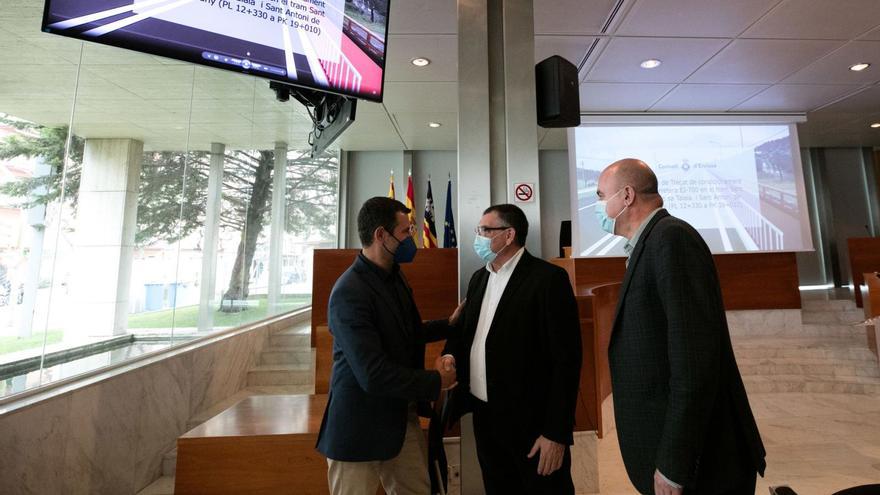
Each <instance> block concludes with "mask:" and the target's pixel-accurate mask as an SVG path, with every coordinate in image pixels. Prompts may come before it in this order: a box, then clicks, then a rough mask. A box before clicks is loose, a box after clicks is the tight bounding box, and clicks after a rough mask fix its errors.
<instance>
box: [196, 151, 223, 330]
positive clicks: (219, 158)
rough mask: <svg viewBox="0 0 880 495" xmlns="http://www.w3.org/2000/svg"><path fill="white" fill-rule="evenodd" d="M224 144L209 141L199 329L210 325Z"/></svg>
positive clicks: (217, 242)
mask: <svg viewBox="0 0 880 495" xmlns="http://www.w3.org/2000/svg"><path fill="white" fill-rule="evenodd" d="M225 157H226V145H225V144H223V143H211V170H210V171H209V172H208V204H207V207H206V209H205V233H204V239H203V245H202V279H201V283H200V285H199V288H200V297H199V323H198V325H199V331H200V332H209V331H211V330H212V329H213V328H214V310H215V308H216V305H215V303H214V296H215V294H214V291H215V290H216V288H217V252H218V249H219V246H220V239H219V236H220V205H221V201H222V199H223V162H224V159H225Z"/></svg>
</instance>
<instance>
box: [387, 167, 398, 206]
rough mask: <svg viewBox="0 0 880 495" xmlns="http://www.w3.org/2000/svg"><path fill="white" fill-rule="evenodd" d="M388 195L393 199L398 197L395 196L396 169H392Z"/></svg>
mask: <svg viewBox="0 0 880 495" xmlns="http://www.w3.org/2000/svg"><path fill="white" fill-rule="evenodd" d="M388 197H389V198H391V199H397V198H395V197H394V171H393V170H392V171H391V185H390V186H388Z"/></svg>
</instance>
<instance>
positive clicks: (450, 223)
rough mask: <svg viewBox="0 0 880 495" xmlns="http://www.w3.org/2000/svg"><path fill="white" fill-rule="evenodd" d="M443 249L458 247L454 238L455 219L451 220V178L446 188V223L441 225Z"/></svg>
mask: <svg viewBox="0 0 880 495" xmlns="http://www.w3.org/2000/svg"><path fill="white" fill-rule="evenodd" d="M443 247H445V248H454V247H458V239H456V238H455V219H453V218H452V177H450V178H449V184H448V185H447V186H446V221H445V222H444V224H443Z"/></svg>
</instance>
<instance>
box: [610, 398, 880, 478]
mask: <svg viewBox="0 0 880 495" xmlns="http://www.w3.org/2000/svg"><path fill="white" fill-rule="evenodd" d="M749 400H750V402H751V405H752V410H753V411H754V413H755V416H756V418H757V420H758V426H759V428H760V430H761V436H762V438H763V440H764V445H765V446H766V448H767V472H766V477H765V478H764V479H761V478H759V479H758V486H757V489H756V492H755V493H758V494H766V493H768V487H769V486H777V485H783V484H784V485H789V486H791V487H792V488H793V489H794V490H795V491H796V492H797V493H798V494H799V495H828V494H831V493H834V492H835V491H837V490H840V489H843V488H846V487H850V486H855V485H863V484H868V483H880V397H877V396H865V395H835V394H792V393H787V394H752V395H751V396H750V397H749ZM599 485H600V490H601V492H600V493H601V494H602V495H623V494H627V495H628V494H633V493H636V492H635V490H634V489H633V487H632V485H631V484H630V483H629V479H628V478H627V475H626V471H625V469H624V467H623V462H622V460H621V458H620V450H619V449H618V446H617V437H616V435H614V434H613V433H612V434H611V435H608V436H606V437H605V438H603V439H602V440H600V441H599Z"/></svg>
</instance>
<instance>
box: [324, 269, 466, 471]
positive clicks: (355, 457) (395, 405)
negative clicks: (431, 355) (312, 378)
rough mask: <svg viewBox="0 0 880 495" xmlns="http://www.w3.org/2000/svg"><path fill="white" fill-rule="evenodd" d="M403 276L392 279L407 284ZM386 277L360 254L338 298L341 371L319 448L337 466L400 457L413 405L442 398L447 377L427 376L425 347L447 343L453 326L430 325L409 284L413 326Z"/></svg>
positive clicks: (334, 306) (333, 321)
mask: <svg viewBox="0 0 880 495" xmlns="http://www.w3.org/2000/svg"><path fill="white" fill-rule="evenodd" d="M395 272H397V273H395V274H394V275H390V276H400V277H403V274H402V273H400V272H398V271H397V269H395ZM385 276H386V275H385V274H384V273H382V271H381V269H380V268H378V267H377V266H376V265H373V264H372V263H371V262H370V261H368V260H367V259H366V258H365V257H364V256H363V255H358V257H357V259H355V261H354V263H353V264H352V265H351V267H349V268H348V270H346V271H345V273H343V274H342V276H341V277H339V279H338V280H337V281H336V284H335V285H334V286H333V291H332V292H331V294H330V303H329V306H328V311H327V312H328V323H329V327H330V332H331V333H332V334H333V372H332V375H331V379H330V395H329V397H328V401H327V409H326V410H325V411H324V419H323V421H322V422H321V429H320V432H319V433H318V444H317V449H318V451H319V452H321V453H322V454H324V455H325V456H327V457H328V458H330V459H334V460H338V461H349V462H361V461H379V460H388V459H392V458H394V457H396V456H397V455H398V454H399V453H400V450H401V448H402V447H403V440H404V437H405V434H406V423H407V409H408V405H409V404H410V403H412V402H419V401H429V400H436V399H437V398H438V397H439V395H440V373H438V372H437V371H435V370H425V369H424V362H425V343H426V342H433V341H437V340H442V339H444V338H446V335H447V333H448V328H449V327H448V322H447V321H446V320H437V321H432V322H428V323H426V324H423V323H422V321H421V317H420V316H419V314H418V310H417V309H416V306H415V301H414V300H413V299H412V290H411V289H410V288H409V286H408V285H406V289H407V290H406V293H407V295H408V296H409V302H410V304H411V306H412V311H411V312H410V315H411V317H412V318H413V320H412V321H409V322H407V321H404V319H405V317H404V316H402V315H403V314H405V313H404V312H403V311H401V308H400V303H399V302H398V300H395V298H394V297H392V295H391V294H390V293H389V290H388V287H387V284H388V282H387V281H386V280H383V277H385ZM405 283H406V282H405V279H404V284H405Z"/></svg>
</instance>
